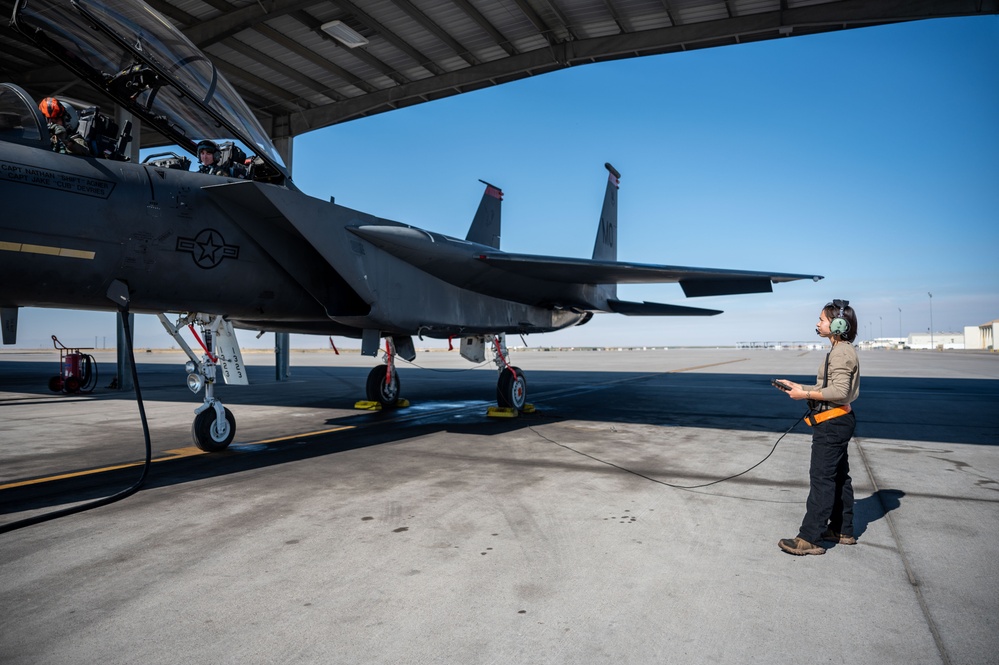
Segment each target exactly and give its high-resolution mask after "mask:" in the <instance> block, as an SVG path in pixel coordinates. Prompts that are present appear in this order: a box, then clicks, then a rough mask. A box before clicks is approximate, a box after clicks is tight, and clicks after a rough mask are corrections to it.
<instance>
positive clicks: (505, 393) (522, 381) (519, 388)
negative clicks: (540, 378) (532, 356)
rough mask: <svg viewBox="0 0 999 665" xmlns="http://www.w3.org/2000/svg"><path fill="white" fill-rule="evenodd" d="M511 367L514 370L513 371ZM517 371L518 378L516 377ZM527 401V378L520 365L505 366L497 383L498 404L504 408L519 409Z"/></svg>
mask: <svg viewBox="0 0 999 665" xmlns="http://www.w3.org/2000/svg"><path fill="white" fill-rule="evenodd" d="M511 369H512V370H513V371H511ZM514 373H516V378H514ZM526 402H527V378H526V377H525V376H524V372H523V370H521V369H520V368H519V367H513V368H511V367H504V368H503V371H501V372H500V375H499V381H498V382H497V384H496V404H497V405H499V406H500V407H503V408H513V409H517V410H518V411H520V410H522V409H523V408H524V404H525V403H526Z"/></svg>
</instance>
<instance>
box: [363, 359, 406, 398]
mask: <svg viewBox="0 0 999 665" xmlns="http://www.w3.org/2000/svg"><path fill="white" fill-rule="evenodd" d="M387 373H388V365H378V366H377V367H375V368H374V369H372V370H371V372H369V373H368V383H367V386H366V392H367V396H368V399H369V400H370V401H372V402H378V403H379V404H381V405H382V406H395V403H396V402H397V401H398V400H399V385H400V384H399V373H398V372H394V371H393V372H392V379H391V380H390V381H389V382H388V383H386V382H385V376H386V374H387Z"/></svg>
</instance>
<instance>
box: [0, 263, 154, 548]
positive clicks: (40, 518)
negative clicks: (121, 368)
mask: <svg viewBox="0 0 999 665" xmlns="http://www.w3.org/2000/svg"><path fill="white" fill-rule="evenodd" d="M107 296H108V298H110V299H111V301H112V302H114V303H115V305H116V306H117V307H118V319H119V321H120V322H121V327H122V329H123V330H124V331H125V342H126V344H127V345H128V358H129V362H130V363H131V366H132V383H133V384H134V385H135V401H136V403H137V404H138V405H139V418H140V420H141V421H142V436H143V438H144V439H145V444H146V460H145V463H144V464H143V465H142V474H141V475H140V476H139V479H138V480H137V481H135V483H134V484H132V485H131V486H130V487H127V488H125V489H123V490H122V491H120V492H118V493H117V494H112V495H111V496H108V497H105V498H103V499H97V500H96V501H91V502H89V503H84V504H80V505H78V506H72V507H70V508H63V509H61V510H54V511H52V512H48V513H43V514H41V515H35V516H34V517H28V518H25V519H23V520H18V521H16V522H10V523H8V524H3V525H0V534H4V533H8V532H10V531H16V530H17V529H23V528H24V527H28V526H32V525H35V524H41V523H42V522H48V521H50V520H54V519H58V518H60V517H67V516H69V515H76V514H77V513H82V512H84V511H87V510H92V509H94V508H100V507H101V506H107V505H109V504H112V503H115V502H117V501H121V500H122V499H124V498H127V497H129V496H132V495H133V494H135V493H136V492H138V491H139V489H140V488H141V487H142V486H143V484H145V482H146V476H148V475H149V468H150V466H151V465H152V460H153V447H152V442H151V440H150V438H149V423H148V422H147V421H146V409H145V407H144V406H143V403H142V391H141V390H140V389H139V373H138V371H137V370H136V367H135V351H134V349H133V347H132V331H131V330H130V329H129V326H128V304H129V295H128V287H127V286H126V285H125V284H124V283H122V282H120V281H119V280H115V281H114V282H112V283H111V287H110V288H109V289H108V292H107Z"/></svg>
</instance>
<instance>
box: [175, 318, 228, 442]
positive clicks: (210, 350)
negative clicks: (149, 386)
mask: <svg viewBox="0 0 999 665" xmlns="http://www.w3.org/2000/svg"><path fill="white" fill-rule="evenodd" d="M158 316H159V319H160V323H162V324H163V327H164V328H166V331H167V332H168V333H169V334H170V336H171V337H173V339H174V341H176V342H177V344H178V345H180V348H182V349H184V351H185V353H187V356H188V357H189V358H190V360H189V361H188V362H187V365H186V369H187V387H188V388H190V389H191V392H193V393H195V394H197V393H198V392H200V391H201V389H202V388H204V389H205V396H204V402H203V403H202V404H201V406H199V407H198V408H197V409H195V410H194V414H195V415H194V423H193V424H192V425H191V438H192V439H193V440H194V445H196V446H197V447H198V448H200V449H201V450H204V451H205V452H209V453H216V452H219V451H221V450H225V449H226V448H227V447H228V446H229V444H230V443H232V439H233V437H234V436H235V435H236V418H235V417H234V416H233V415H232V412H231V411H229V409H227V408H225V407H224V406H222V402H220V401H219V400H217V399H216V398H215V379H216V373H217V368H218V366H219V365H220V358H219V357H218V356H217V355H216V351H215V339H216V337H217V336H218V334H219V330H220V328H221V327H222V326H223V325H226V326H228V325H230V324H228V323H227V322H226V321H225V320H224V319H223V318H222V317H221V316H208V315H205V314H193V315H187V316H185V317H181V318H180V319H178V321H177V325H176V326H175V325H173V324H171V323H170V321H169V320H168V319H167V318H166V316H165V315H163V314H159V315H158ZM185 325H187V326H188V327H190V329H191V332H192V333H194V336H195V338H196V339H197V340H198V342H199V343H200V344H201V347H202V349H203V350H204V354H203V355H202V356H201V358H198V357H197V356H196V355H195V354H194V351H192V350H191V347H190V346H188V345H187V342H185V341H184V340H183V338H182V337H181V336H180V335H179V334H178V331H179V330H180V329H181V328H182V327H183V326H185ZM195 325H197V326H199V327H200V328H201V337H198V334H197V332H195V330H194V326H195ZM230 332H231V329H230ZM237 351H238V347H237ZM239 364H240V365H241V364H242V360H240V361H239ZM240 371H242V369H241V370H240Z"/></svg>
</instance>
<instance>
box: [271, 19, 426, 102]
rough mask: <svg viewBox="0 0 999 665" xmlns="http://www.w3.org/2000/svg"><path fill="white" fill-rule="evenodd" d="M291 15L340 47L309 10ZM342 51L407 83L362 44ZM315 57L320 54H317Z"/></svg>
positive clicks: (398, 73)
mask: <svg viewBox="0 0 999 665" xmlns="http://www.w3.org/2000/svg"><path fill="white" fill-rule="evenodd" d="M291 17H292V18H293V19H295V20H296V21H298V22H299V23H301V24H302V25H304V26H305V27H306V28H308V29H309V30H311V31H312V32H314V33H315V34H316V35H317V36H319V37H320V38H321V39H323V40H325V41H327V42H329V43H330V44H332V45H334V46H336V47H337V48H342V47H341V46H340V42H338V41H337V40H335V39H333V38H332V37H330V36H329V35H328V34H326V33H325V32H323V29H322V21H320V20H319V19H317V18H316V17H315V16H313V15H312V14H310V13H309V12H307V11H305V10H304V9H301V10H299V11H297V12H292V14H291ZM362 22H363V21H362ZM343 52H344V53H346V54H348V55H352V56H354V57H355V58H357V59H358V60H360V61H361V62H364V63H365V64H367V65H369V66H371V67H374V68H375V69H377V70H378V71H380V72H381V73H382V74H384V75H385V76H388V77H389V78H391V79H392V80H393V81H395V82H396V83H398V84H400V85H401V84H403V83H409V81H410V79H409V77H407V76H406V75H404V74H402V73H401V72H397V71H396V70H394V69H392V68H391V67H389V66H388V65H387V64H385V63H384V62H382V61H381V60H379V59H378V58H376V57H375V56H373V55H372V54H371V53H369V52H368V51H367V49H366V48H365V47H363V46H359V47H357V48H350V49H343ZM317 57H321V56H318V55H317ZM327 62H328V61H327Z"/></svg>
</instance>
